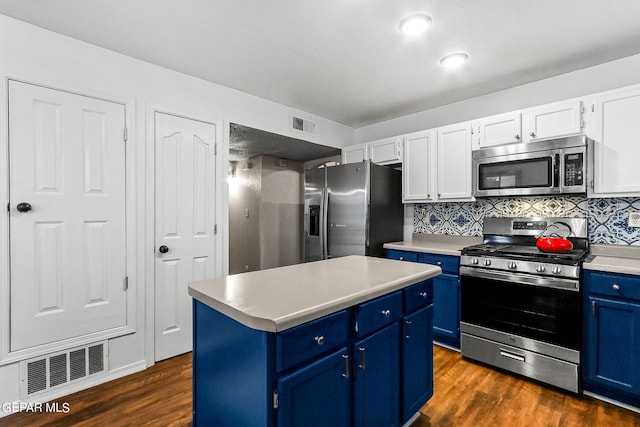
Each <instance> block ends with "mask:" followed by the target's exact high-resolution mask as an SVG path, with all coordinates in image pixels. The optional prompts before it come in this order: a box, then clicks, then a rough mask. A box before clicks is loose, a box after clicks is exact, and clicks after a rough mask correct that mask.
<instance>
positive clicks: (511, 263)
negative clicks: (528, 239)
mask: <svg viewBox="0 0 640 427" xmlns="http://www.w3.org/2000/svg"><path fill="white" fill-rule="evenodd" d="M517 267H518V266H517V265H516V263H515V261H509V262H508V263H507V268H508V269H509V270H515V269H516V268H517Z"/></svg>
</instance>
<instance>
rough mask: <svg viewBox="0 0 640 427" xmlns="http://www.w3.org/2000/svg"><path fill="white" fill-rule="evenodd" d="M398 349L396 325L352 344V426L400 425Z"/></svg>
mask: <svg viewBox="0 0 640 427" xmlns="http://www.w3.org/2000/svg"><path fill="white" fill-rule="evenodd" d="M399 348H400V324H399V323H394V324H392V325H390V326H387V327H386V328H384V329H382V330H380V331H378V332H376V333H375V334H373V335H370V336H369V337H367V338H365V339H363V340H361V341H358V342H356V343H355V344H354V348H353V352H354V353H353V354H354V367H353V370H354V377H353V425H354V426H356V427H375V426H381V427H382V426H384V427H390V426H397V425H399V421H400V419H399V418H400V407H399V406H400V401H399V399H398V396H399V387H400V375H399V374H400V356H399V351H398V350H399Z"/></svg>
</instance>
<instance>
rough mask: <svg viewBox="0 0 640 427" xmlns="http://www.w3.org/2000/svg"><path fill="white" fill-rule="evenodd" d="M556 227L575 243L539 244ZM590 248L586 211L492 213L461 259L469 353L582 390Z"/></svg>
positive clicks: (465, 351) (463, 343) (463, 345)
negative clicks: (560, 248) (554, 248)
mask: <svg viewBox="0 0 640 427" xmlns="http://www.w3.org/2000/svg"><path fill="white" fill-rule="evenodd" d="M555 229H557V230H558V233H559V234H560V233H564V234H563V235H560V237H567V239H568V240H570V241H571V242H572V245H573V249H571V250H570V251H568V252H565V253H550V252H542V251H540V250H539V249H538V248H537V247H536V240H537V237H538V236H540V235H541V234H542V233H543V232H545V235H548V234H549V230H551V231H552V232H553V230H555ZM588 252H589V241H588V238H587V220H586V219H584V218H486V219H485V221H484V224H483V244H480V245H476V246H469V247H466V248H464V249H463V250H462V257H461V259H460V276H461V306H462V309H461V323H460V331H461V340H460V349H461V352H462V355H463V356H464V357H467V358H470V359H474V360H477V361H479V362H483V363H486V364H489V365H493V366H496V367H499V368H501V369H505V370H508V371H511V372H514V373H518V374H521V375H525V376H527V377H529V378H533V379H535V380H538V381H542V382H545V383H548V384H552V385H554V386H557V387H560V388H563V389H566V390H570V391H573V392H576V393H577V392H578V391H579V389H580V385H579V376H580V375H579V372H580V369H579V368H580V345H581V330H582V329H581V290H580V277H581V268H582V261H583V260H584V258H585V257H586V256H587V255H588Z"/></svg>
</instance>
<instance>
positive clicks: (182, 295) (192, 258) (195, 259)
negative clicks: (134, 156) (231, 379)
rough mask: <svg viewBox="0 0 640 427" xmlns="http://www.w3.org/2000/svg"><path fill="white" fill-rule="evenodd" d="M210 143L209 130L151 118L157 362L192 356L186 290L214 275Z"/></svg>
mask: <svg viewBox="0 0 640 427" xmlns="http://www.w3.org/2000/svg"><path fill="white" fill-rule="evenodd" d="M215 139H216V128H215V125H213V124H210V123H204V122H201V121H197V120H190V119H186V118H181V117H176V116H172V115H168V114H163V113H156V115H155V150H156V223H155V228H156V237H155V241H156V245H155V247H156V278H155V286H156V287H155V294H156V297H155V359H156V361H158V360H162V359H166V358H168V357H172V356H175V355H177V354H181V353H185V352H187V351H190V350H191V331H192V329H191V298H190V297H189V295H188V293H187V285H188V283H189V282H192V281H194V280H200V279H204V278H207V277H213V276H214V273H215V271H214V270H215V269H214V267H215V266H214V226H215V222H214V218H215V215H214V213H215V211H214V188H215V187H214V183H215V170H214V168H215ZM161 246H166V248H167V249H168V251H167V252H166V253H161V252H160V251H159V248H160V247H161Z"/></svg>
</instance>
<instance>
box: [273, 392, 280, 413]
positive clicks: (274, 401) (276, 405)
mask: <svg viewBox="0 0 640 427" xmlns="http://www.w3.org/2000/svg"><path fill="white" fill-rule="evenodd" d="M279 403H280V402H279V401H278V392H277V391H274V392H273V409H278V404H279Z"/></svg>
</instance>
